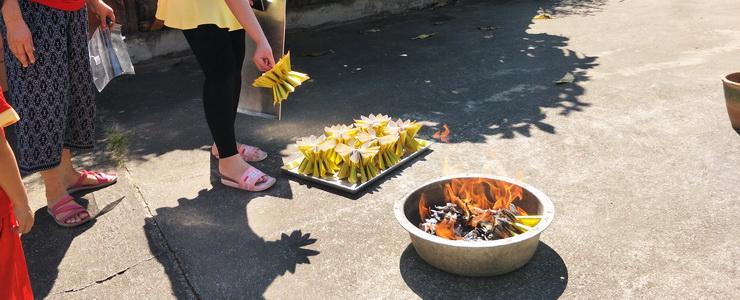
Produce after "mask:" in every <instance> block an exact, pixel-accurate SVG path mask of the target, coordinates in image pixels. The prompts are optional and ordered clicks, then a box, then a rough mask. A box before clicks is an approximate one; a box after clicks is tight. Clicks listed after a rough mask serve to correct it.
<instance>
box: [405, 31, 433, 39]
mask: <svg viewBox="0 0 740 300" xmlns="http://www.w3.org/2000/svg"><path fill="white" fill-rule="evenodd" d="M435 35H437V33H436V32H432V33H424V34H420V35H418V36H416V37H413V38H411V39H412V40H424V39H428V38H430V37H433V36H435Z"/></svg>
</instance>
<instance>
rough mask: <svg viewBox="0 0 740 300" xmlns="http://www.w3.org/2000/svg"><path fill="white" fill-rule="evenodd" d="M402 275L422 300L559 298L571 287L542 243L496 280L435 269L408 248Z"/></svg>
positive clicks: (557, 258) (563, 267)
mask: <svg viewBox="0 0 740 300" xmlns="http://www.w3.org/2000/svg"><path fill="white" fill-rule="evenodd" d="M401 276H403V280H405V281H406V284H407V285H408V286H409V287H410V288H411V289H412V290H413V291H414V293H416V294H417V295H419V297H421V298H422V299H452V298H464V299H557V298H558V297H560V295H561V294H563V292H564V291H565V287H566V286H567V285H568V268H567V267H566V265H565V262H564V261H563V259H562V258H561V257H560V255H558V253H557V252H555V250H553V249H552V248H550V246H548V245H547V244H545V243H543V242H540V244H539V247H538V248H537V251H536V252H535V253H534V256H533V257H532V260H531V261H530V262H529V263H528V264H527V265H525V266H524V267H522V268H521V269H519V270H517V271H514V272H512V273H509V274H504V275H500V276H495V277H482V278H476V277H463V276H458V275H454V274H450V273H447V272H444V271H441V270H439V269H436V268H434V267H432V266H431V265H429V264H427V263H426V262H424V260H423V259H422V258H421V257H419V255H418V254H416V251H415V250H414V247H413V246H412V245H409V246H408V247H406V250H405V251H403V254H401Z"/></svg>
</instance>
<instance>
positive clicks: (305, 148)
mask: <svg viewBox="0 0 740 300" xmlns="http://www.w3.org/2000/svg"><path fill="white" fill-rule="evenodd" d="M296 144H298V150H299V151H301V153H302V154H303V161H301V164H300V166H298V172H299V173H301V174H306V175H311V176H313V177H319V178H323V177H326V176H327V175H329V174H334V173H335V172H336V171H338V170H339V166H337V164H336V161H335V160H334V159H332V158H333V157H334V148H335V147H336V142H335V141H334V140H329V139H326V136H325V135H321V136H319V137H316V136H313V135H312V136H309V137H306V138H302V139H300V140H298V142H296Z"/></svg>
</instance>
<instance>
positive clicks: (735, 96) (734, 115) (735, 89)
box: [722, 72, 740, 131]
mask: <svg viewBox="0 0 740 300" xmlns="http://www.w3.org/2000/svg"><path fill="white" fill-rule="evenodd" d="M722 84H723V85H724V88H725V102H726V103H727V113H728V114H729V115H730V123H731V124H732V128H735V130H738V131H740V72H737V73H732V74H729V75H727V76H725V78H722Z"/></svg>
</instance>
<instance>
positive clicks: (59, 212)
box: [46, 195, 92, 227]
mask: <svg viewBox="0 0 740 300" xmlns="http://www.w3.org/2000/svg"><path fill="white" fill-rule="evenodd" d="M46 211H47V212H48V213H49V215H51V217H52V218H54V222H56V223H57V224H59V226H62V227H77V226H80V225H82V224H85V223H87V222H89V221H90V220H91V219H92V217H90V213H89V212H88V211H87V209H85V208H84V207H82V206H81V205H79V204H77V202H74V198H72V196H70V195H67V196H64V197H62V199H61V200H59V201H57V203H55V204H54V205H52V206H51V207H48V206H47V208H46ZM81 213H85V214H86V215H87V216H86V217H84V218H82V220H80V221H79V222H77V223H67V220H69V219H71V218H73V217H75V216H79V215H80V214H81Z"/></svg>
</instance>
